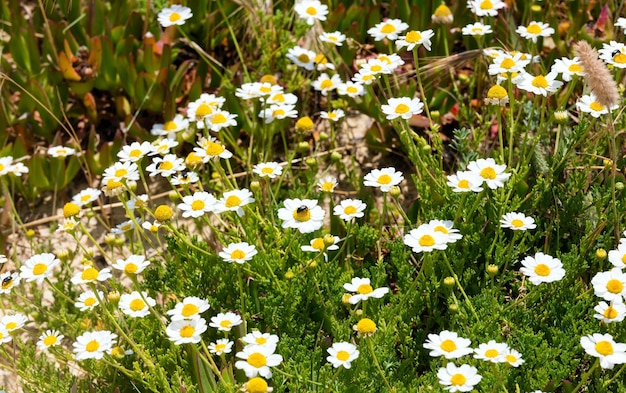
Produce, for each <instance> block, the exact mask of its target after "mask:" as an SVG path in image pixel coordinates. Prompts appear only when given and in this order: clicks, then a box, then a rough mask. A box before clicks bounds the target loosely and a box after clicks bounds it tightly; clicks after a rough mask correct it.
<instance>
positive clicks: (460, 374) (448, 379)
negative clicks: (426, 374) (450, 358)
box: [437, 363, 483, 392]
mask: <svg viewBox="0 0 626 393" xmlns="http://www.w3.org/2000/svg"><path fill="white" fill-rule="evenodd" d="M437 378H439V383H440V384H442V385H443V386H445V387H444V389H445V390H447V391H449V392H469V391H472V390H474V386H475V385H477V384H478V383H479V382H480V380H481V379H482V378H483V377H482V376H480V374H478V369H477V368H476V367H472V366H470V365H467V364H462V365H461V366H459V367H457V366H456V365H455V364H454V363H448V364H446V367H442V368H440V369H439V371H437Z"/></svg>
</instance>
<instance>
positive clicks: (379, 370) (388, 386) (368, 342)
mask: <svg viewBox="0 0 626 393" xmlns="http://www.w3.org/2000/svg"><path fill="white" fill-rule="evenodd" d="M365 342H366V343H367V347H368V348H369V350H370V354H371V355H372V359H373V360H374V365H375V366H376V369H377V370H378V373H379V374H380V376H381V377H382V378H383V381H385V385H387V389H389V391H390V392H391V391H393V390H394V389H393V388H392V387H391V385H389V381H387V377H385V373H384V372H383V369H382V368H381V367H380V363H378V358H377V357H376V352H374V344H372V338H371V337H365Z"/></svg>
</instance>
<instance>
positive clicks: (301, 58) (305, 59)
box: [298, 53, 311, 63]
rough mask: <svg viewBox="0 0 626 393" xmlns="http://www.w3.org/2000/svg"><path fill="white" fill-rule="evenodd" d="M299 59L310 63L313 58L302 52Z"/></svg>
mask: <svg viewBox="0 0 626 393" xmlns="http://www.w3.org/2000/svg"><path fill="white" fill-rule="evenodd" d="M298 60H300V62H302V63H308V62H310V61H311V58H310V57H309V55H307V54H306V53H302V54H301V55H300V56H298Z"/></svg>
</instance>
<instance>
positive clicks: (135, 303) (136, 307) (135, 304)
mask: <svg viewBox="0 0 626 393" xmlns="http://www.w3.org/2000/svg"><path fill="white" fill-rule="evenodd" d="M129 307H130V309H131V310H133V311H141V310H143V309H144V308H145V307H146V303H144V302H143V300H141V299H133V300H132V301H131V302H130V304H129Z"/></svg>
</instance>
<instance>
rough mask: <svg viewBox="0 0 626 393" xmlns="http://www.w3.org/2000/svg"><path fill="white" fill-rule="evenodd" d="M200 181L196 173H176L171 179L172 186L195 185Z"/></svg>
mask: <svg viewBox="0 0 626 393" xmlns="http://www.w3.org/2000/svg"><path fill="white" fill-rule="evenodd" d="M199 180H200V177H198V174H197V173H196V172H186V171H185V172H181V173H177V174H175V175H174V176H172V178H171V182H172V185H173V186H184V185H189V184H195V183H197V182H198V181H199Z"/></svg>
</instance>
